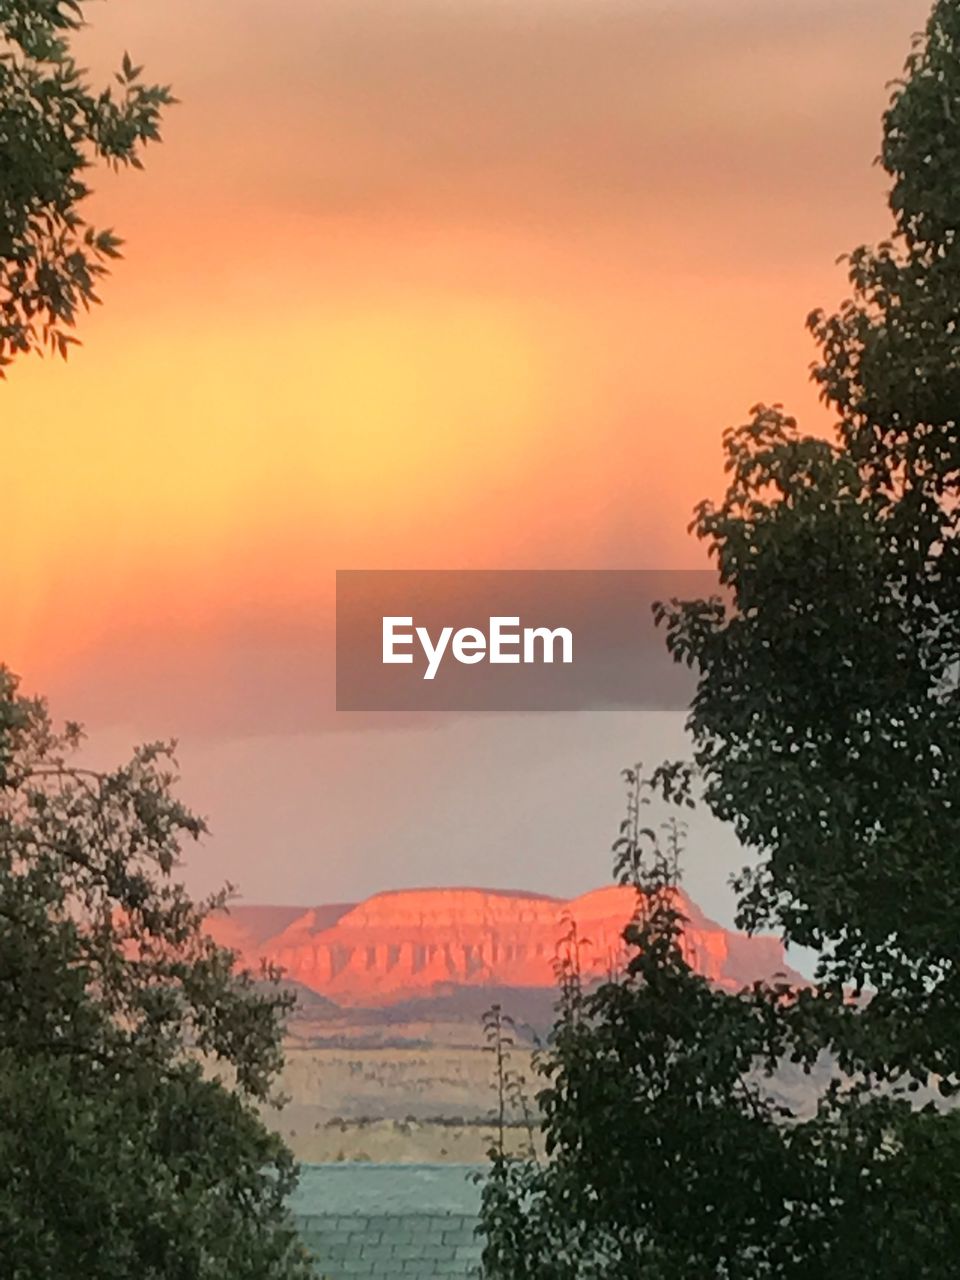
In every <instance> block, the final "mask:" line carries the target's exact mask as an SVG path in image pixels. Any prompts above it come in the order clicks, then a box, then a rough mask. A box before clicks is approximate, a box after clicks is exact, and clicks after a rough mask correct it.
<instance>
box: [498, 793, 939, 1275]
mask: <svg viewBox="0 0 960 1280" xmlns="http://www.w3.org/2000/svg"><path fill="white" fill-rule="evenodd" d="M627 778H628V782H629V785H630V795H631V800H630V807H629V812H628V816H627V818H626V820H625V822H624V823H623V824H622V826H621V833H620V836H619V838H618V840H617V842H616V843H615V845H614V849H615V852H616V855H617V869H618V873H619V877H620V879H621V881H622V882H624V883H632V884H633V885H634V886H635V888H636V889H637V895H638V896H637V912H636V917H635V919H634V920H633V921H632V922H631V923H630V924H629V925H628V926H627V928H626V930H625V934H624V936H625V939H626V941H627V943H628V944H629V946H630V950H631V958H630V960H629V962H628V964H627V966H626V969H625V971H624V972H622V973H621V974H618V975H613V976H612V977H611V978H610V979H609V980H608V981H606V982H603V983H601V984H600V985H599V986H598V987H596V988H594V989H592V990H585V989H584V988H583V986H582V984H581V981H580V970H579V961H578V955H579V949H580V948H581V947H582V946H585V945H588V940H586V939H578V938H577V937H576V936H575V935H574V934H571V935H570V936H569V937H568V939H567V940H566V945H565V947H564V949H563V950H562V951H561V955H560V961H559V976H560V1001H559V1006H558V1018H557V1022H556V1024H555V1026H554V1028H553V1032H552V1034H551V1037H550V1040H549V1043H548V1045H547V1046H546V1048H545V1049H544V1050H542V1051H541V1053H540V1055H539V1058H538V1060H537V1071H538V1074H539V1076H540V1077H541V1080H542V1083H543V1087H542V1088H541V1090H540V1092H539V1094H538V1095H537V1104H538V1107H539V1111H540V1114H541V1117H542V1120H541V1127H542V1134H543V1139H544V1146H545V1151H546V1159H545V1160H543V1161H542V1162H541V1161H540V1160H538V1159H537V1157H536V1155H535V1154H534V1153H533V1150H532V1145H528V1146H527V1147H526V1149H524V1150H522V1151H521V1152H519V1153H512V1152H510V1151H508V1150H507V1149H506V1138H505V1132H506V1130H505V1126H504V1125H503V1123H502V1121H501V1123H500V1125H499V1127H498V1136H497V1138H496V1140H495V1141H494V1144H493V1147H492V1149H491V1165H490V1169H489V1172H488V1175H487V1177H486V1179H485V1181H484V1185H483V1191H482V1209H481V1224H482V1233H483V1235H484V1237H485V1248H484V1255H483V1261H484V1268H485V1274H486V1275H488V1276H489V1277H491V1280H761V1278H763V1277H770V1278H776V1280H807V1277H809V1276H834V1275H836V1276H844V1277H845V1278H846V1277H849V1278H850V1280H913V1278H914V1277H926V1278H928V1280H933V1278H937V1280H948V1277H950V1276H952V1275H953V1274H954V1270H955V1256H956V1254H955V1244H956V1241H957V1240H958V1239H960V1115H957V1114H951V1115H946V1116H944V1115H941V1114H940V1113H938V1112H936V1111H935V1110H930V1109H928V1110H925V1111H916V1110H914V1109H913V1108H911V1106H910V1105H909V1103H908V1102H907V1101H905V1100H904V1099H903V1098H901V1097H898V1096H896V1095H894V1094H890V1093H882V1092H878V1091H876V1090H873V1089H870V1088H868V1087H866V1086H865V1082H864V1081H863V1080H861V1079H851V1078H849V1077H844V1076H843V1075H842V1074H837V1075H836V1076H835V1077H834V1079H832V1080H831V1081H830V1082H829V1084H827V1086H826V1087H825V1088H824V1089H823V1090H822V1093H821V1096H820V1097H819V1098H818V1099H817V1100H816V1102H815V1104H814V1106H813V1107H812V1109H811V1111H810V1113H809V1114H800V1113H798V1112H797V1111H795V1110H793V1109H791V1108H789V1107H787V1106H786V1105H784V1103H783V1102H781V1101H778V1099H777V1094H776V1091H775V1089H774V1088H772V1087H771V1086H772V1081H771V1076H772V1073H773V1072H774V1071H775V1069H776V1068H777V1067H778V1065H779V1064H781V1063H782V1062H783V1061H784V1059H785V1058H787V1057H789V1056H790V1054H791V1053H794V1052H796V1051H797V1050H798V1049H799V1050H800V1060H801V1061H803V1060H804V1055H805V1053H806V1052H807V1051H808V1050H809V1049H814V1050H815V1049H816V1041H815V1040H812V1041H811V1042H810V1043H809V1044H807V1045H798V1042H797V1039H796V1034H795V1033H796V1021H795V1019H793V1018H791V1017H784V1012H785V1011H787V1012H789V1011H791V1010H792V1009H796V1008H798V1007H799V1008H800V1009H803V1008H804V1006H805V1005H806V1004H807V1002H808V1000H809V999H811V998H815V995H814V993H812V992H809V991H798V990H794V989H791V988H790V987H789V986H788V985H787V984H786V983H785V982H775V983H773V984H770V985H766V984H763V983H758V984H757V985H756V986H755V987H754V988H753V989H751V990H747V991H744V992H740V993H739V994H731V993H729V992H726V991H723V990H721V989H718V988H715V987H713V986H711V984H710V983H709V982H708V981H707V980H706V979H705V978H703V977H702V976H700V975H699V974H697V973H696V972H695V971H694V970H693V968H692V966H691V964H690V961H689V959H688V957H687V954H686V950H685V946H684V936H683V934H684V925H685V923H686V921H685V919H684V917H683V914H682V910H681V905H680V904H681V899H680V896H679V893H678V880H679V853H680V844H681V827H680V825H679V824H678V822H677V820H676V818H672V819H671V820H670V822H669V823H667V824H665V829H666V837H665V838H664V837H663V836H662V835H661V834H660V833H659V832H658V831H657V830H655V829H654V827H652V826H649V825H645V824H643V823H642V822H641V820H640V815H641V811H642V807H643V806H645V805H646V804H649V803H650V801H651V798H652V797H654V796H656V795H659V794H660V793H661V792H662V789H663V787H664V784H665V782H667V781H668V778H667V775H665V774H664V773H655V774H654V775H653V776H652V777H651V778H649V779H644V778H642V777H641V776H640V774H639V773H638V771H637V770H628V771H627ZM498 1061H500V1055H498ZM501 1071H502V1073H503V1074H505V1075H506V1077H507V1084H508V1086H509V1085H510V1084H511V1083H512V1081H511V1077H510V1073H509V1068H507V1070H506V1072H505V1073H504V1072H503V1069H502V1068H501ZM503 1094H504V1090H503V1089H501V1090H500V1096H501V1099H502V1097H503ZM501 1110H502V1103H501Z"/></svg>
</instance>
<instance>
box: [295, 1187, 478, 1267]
mask: <svg viewBox="0 0 960 1280" xmlns="http://www.w3.org/2000/svg"><path fill="white" fill-rule="evenodd" d="M476 1172H477V1166H474V1165H451V1164H443V1165H423V1164H353V1163H346V1162H345V1163H342V1164H322V1165H304V1166H302V1168H301V1175H300V1185H299V1187H298V1189H297V1191H296V1193H295V1194H294V1196H293V1198H292V1200H291V1209H292V1211H293V1214H294V1217H295V1219H296V1221H297V1226H298V1227H299V1230H300V1234H301V1235H302V1237H303V1240H304V1243H305V1244H306V1246H307V1248H308V1249H309V1250H310V1252H311V1253H312V1254H313V1256H314V1259H315V1261H316V1267H317V1272H318V1275H320V1276H323V1277H324V1280H347V1278H348V1277H354V1276H367V1277H370V1278H371V1280H373V1278H377V1280H439V1278H440V1277H450V1278H451V1280H454V1278H456V1280H460V1278H461V1277H464V1278H465V1277H476V1276H479V1274H480V1250H481V1245H480V1241H479V1240H478V1238H477V1236H476V1226H477V1219H478V1214H479V1209H480V1187H479V1186H478V1184H477V1183H476V1181H475V1180H474V1175H475V1174H476Z"/></svg>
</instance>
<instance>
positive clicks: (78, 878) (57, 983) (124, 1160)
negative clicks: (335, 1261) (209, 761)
mask: <svg viewBox="0 0 960 1280" xmlns="http://www.w3.org/2000/svg"><path fill="white" fill-rule="evenodd" d="M79 740H80V733H79V730H78V729H77V727H76V726H67V727H66V729H65V730H64V731H62V732H58V731H57V730H56V729H55V728H54V726H53V724H52V722H51V720H50V717H49V715H48V712H47V709H46V707H45V705H44V703H43V702H42V701H38V700H31V699H26V698H23V697H22V696H20V694H19V693H18V690H17V686H16V682H15V681H14V680H13V678H12V677H11V676H10V675H9V674H8V673H7V672H5V671H3V670H2V669H0V921H2V928H0V1239H2V1240H3V1258H4V1274H5V1275H9V1276H11V1277H13V1278H14V1280H43V1278H44V1277H50V1278H51V1280H53V1278H54V1277H57V1280H59V1278H60V1277H63V1276H65V1275H69V1276H74V1277H77V1280H88V1278H89V1280H128V1278H129V1277H130V1276H131V1275H137V1276H144V1277H151V1278H155V1280H161V1278H162V1280H180V1278H181V1277H182V1280H187V1278H188V1277H189V1278H190V1280H207V1278H209V1280H240V1278H242V1277H249V1280H268V1278H269V1277H277V1278H279V1277H283V1278H284V1280H290V1278H291V1277H296V1276H300V1275H303V1276H305V1275H307V1274H308V1272H307V1270H306V1269H305V1267H304V1266H303V1264H302V1261H301V1250H300V1247H299V1245H298V1244H297V1242H296V1237H295V1234H294V1232H293V1229H292V1226H291V1224H290V1221H289V1219H288V1217H287V1212H286V1209H285V1206H284V1200H285V1197H286V1195H287V1193H288V1192H289V1191H290V1189H291V1187H292V1185H293V1178H294V1168H293V1163H292V1160H291V1157H290V1155H289V1153H288V1152H287V1151H286V1149H285V1148H284V1146H283V1144H282V1143H281V1141H280V1139H279V1138H278V1137H276V1136H275V1135H273V1134H271V1133H270V1132H269V1131H268V1130H267V1128H266V1127H265V1126H264V1124H263V1121H262V1120H261V1117H260V1113H259V1110H258V1107H259V1104H261V1103H263V1102H265V1101H267V1100H268V1099H269V1097H270V1090H271V1082H272V1080H273V1078H274V1076H275V1073H276V1071H277V1069H278V1067H279V1065H280V1062H281V1045H280V1036H281V1030H282V1017H283V1014H284V1011H285V1009H286V1008H287V1007H288V1001H287V999H286V998H285V997H283V996H281V995H280V994H279V993H278V990H277V989H276V987H275V986H273V985H272V984H271V983H270V982H269V981H265V982H260V981H259V980H257V979H256V977H255V976H254V975H252V974H250V973H246V972H236V971H235V968H234V959H235V957H234V956H233V955H232V953H231V952H229V951H227V950H224V949H222V948H220V947H219V946H217V945H215V944H214V943H213V941H212V940H211V939H210V938H209V936H208V935H207V934H206V933H205V932H204V929H203V922H204V919H205V918H206V916H207V914H208V913H209V912H210V911H212V910H214V909H216V908H217V907H218V906H220V905H222V902H223V896H222V895H219V896H217V897H215V898H212V899H209V900H206V901H203V902H194V901H192V900H191V898H190V897H189V895H188V894H187V892H186V890H185V889H184V887H183V886H182V884H181V883H180V882H179V881H178V879H177V878H176V869H177V865H178V860H179V854H180V849H181V845H182V842H183V841H184V840H192V839H195V838H197V837H199V836H200V835H201V833H202V831H203V823H202V822H201V821H200V820H199V819H198V818H197V817H195V816H194V815H193V814H192V813H190V812H189V810H187V809H186V808H185V807H184V806H183V805H182V804H181V803H180V802H179V801H178V800H177V799H176V798H175V796H174V794H173V790H172V788H173V784H174V781H175V776H174V773H173V768H172V756H171V747H170V746H169V745H164V744H155V745H151V746H147V747H144V748H142V749H141V750H139V751H137V752H136V754H135V755H134V757H133V759H132V760H131V761H130V762H129V763H128V764H126V765H124V766H123V767H121V768H119V769H116V770H114V771H112V772H97V771H93V770H90V769H88V768H85V767H83V766H81V765H80V764H79V763H78V762H77V760H76V754H75V753H76V749H77V746H78V744H79ZM270 977H271V975H269V974H267V975H265V978H267V979H269V978H270Z"/></svg>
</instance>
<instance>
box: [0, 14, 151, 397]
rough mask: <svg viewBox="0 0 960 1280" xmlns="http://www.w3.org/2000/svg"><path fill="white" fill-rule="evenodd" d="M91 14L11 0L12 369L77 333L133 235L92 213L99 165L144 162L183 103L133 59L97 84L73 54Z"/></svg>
mask: <svg viewBox="0 0 960 1280" xmlns="http://www.w3.org/2000/svg"><path fill="white" fill-rule="evenodd" d="M82 22H83V6H82V4H81V3H80V0H0V376H2V371H3V368H4V366H6V365H8V364H9V363H10V362H11V360H12V359H13V358H14V357H15V356H16V355H18V354H21V353H25V352H28V351H39V350H43V349H44V348H47V349H50V350H52V351H55V352H58V353H59V354H60V355H62V356H65V355H66V354H67V350H68V348H69V346H70V345H71V344H72V343H75V342H76V341H77V339H76V338H74V337H73V336H72V335H71V334H70V332H69V330H70V329H72V328H73V326H74V324H75V323H76V320H77V315H78V312H79V311H80V310H82V309H84V308H87V307H89V306H90V304H91V303H92V302H97V301H98V300H99V299H98V298H97V293H96V287H97V281H98V279H99V278H100V277H101V276H103V275H104V274H105V272H106V270H107V263H108V261H109V260H110V259H112V258H117V257H119V249H120V245H121V243H122V242H121V241H120V240H119V239H118V238H117V237H116V236H115V235H114V234H113V233H112V232H111V231H109V230H97V229H96V228H95V227H92V226H90V225H89V224H88V223H87V222H86V220H85V219H84V216H83V213H82V211H81V210H82V205H83V201H84V200H85V198H86V197H87V196H88V195H89V190H90V189H89V187H88V185H87V172H88V170H89V168H90V166H91V165H92V164H93V163H94V162H96V161H98V160H101V161H104V162H106V163H107V164H109V165H112V166H114V167H119V166H126V165H132V166H134V167H135V168H140V167H141V166H142V162H141V160H140V150H141V148H142V145H143V144H145V143H147V142H150V141H155V140H158V139H159V137H160V134H159V122H160V114H161V111H162V109H163V107H164V106H167V105H168V104H170V103H172V102H173V98H172V96H171V94H170V91H169V89H167V88H165V87H163V86H161V85H148V84H144V83H143V82H142V81H141V78H140V77H141V71H142V68H140V67H135V66H134V65H133V63H132V62H131V60H130V58H129V56H128V55H124V57H123V61H122V66H121V69H120V71H119V72H118V73H117V75H116V83H115V85H114V86H113V87H108V88H105V89H103V90H102V91H101V90H96V89H93V88H91V87H90V86H89V85H88V84H87V82H86V79H85V77H84V73H83V71H82V70H81V69H80V68H79V67H78V66H77V65H76V63H75V61H74V59H73V57H72V55H71V52H70V37H71V35H72V34H73V33H74V32H75V31H77V30H78V29H79V28H80V26H81V25H82Z"/></svg>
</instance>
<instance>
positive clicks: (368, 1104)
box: [268, 1045, 531, 1163]
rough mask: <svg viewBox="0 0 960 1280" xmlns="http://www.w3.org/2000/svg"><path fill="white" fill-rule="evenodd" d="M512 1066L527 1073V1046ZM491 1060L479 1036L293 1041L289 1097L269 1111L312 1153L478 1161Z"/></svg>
mask: <svg viewBox="0 0 960 1280" xmlns="http://www.w3.org/2000/svg"><path fill="white" fill-rule="evenodd" d="M513 1066H514V1068H515V1069H516V1070H518V1071H520V1072H522V1073H523V1074H524V1075H525V1076H527V1078H528V1079H529V1078H530V1075H531V1072H530V1050H529V1049H516V1050H514V1053H513ZM492 1068H493V1060H492V1056H491V1054H489V1053H488V1052H485V1051H484V1050H483V1049H482V1048H481V1047H480V1046H479V1045H478V1046H477V1047H470V1046H451V1047H446V1046H437V1045H431V1046H426V1047H400V1048H359V1049H358V1048H292V1049H290V1050H289V1051H288V1058H287V1066H286V1069H285V1071H284V1074H283V1077H282V1081H281V1088H282V1091H283V1093H284V1094H286V1095H287V1097H288V1098H289V1101H287V1102H286V1104H285V1105H284V1107H283V1108H282V1110H280V1111H279V1112H276V1111H274V1112H272V1113H271V1114H270V1115H269V1117H268V1118H269V1120H270V1123H271V1124H272V1125H273V1126H274V1127H276V1128H277V1129H279V1131H280V1133H281V1134H282V1135H283V1137H284V1138H285V1139H286V1141H287V1142H288V1144H289V1145H290V1147H291V1148H292V1149H293V1151H294V1154H295V1155H296V1156H297V1157H298V1158H299V1159H301V1160H304V1161H308V1162H311V1163H312V1162H324V1161H336V1160H372V1161H377V1162H391V1163H393V1162H405V1161H411V1162H431V1163H434V1162H443V1161H451V1162H457V1163H475V1162H482V1161H483V1160H484V1159H485V1157H486V1152H487V1149H488V1147H489V1145H490V1142H491V1139H492V1135H493V1129H492V1124H491V1121H492V1112H493V1108H494V1105H495V1101H496V1099H495V1094H494V1090H493V1070H492ZM521 1136H522V1130H520V1129H518V1130H516V1131H514V1132H513V1133H512V1135H511V1140H512V1141H514V1142H518V1141H520V1140H521Z"/></svg>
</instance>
